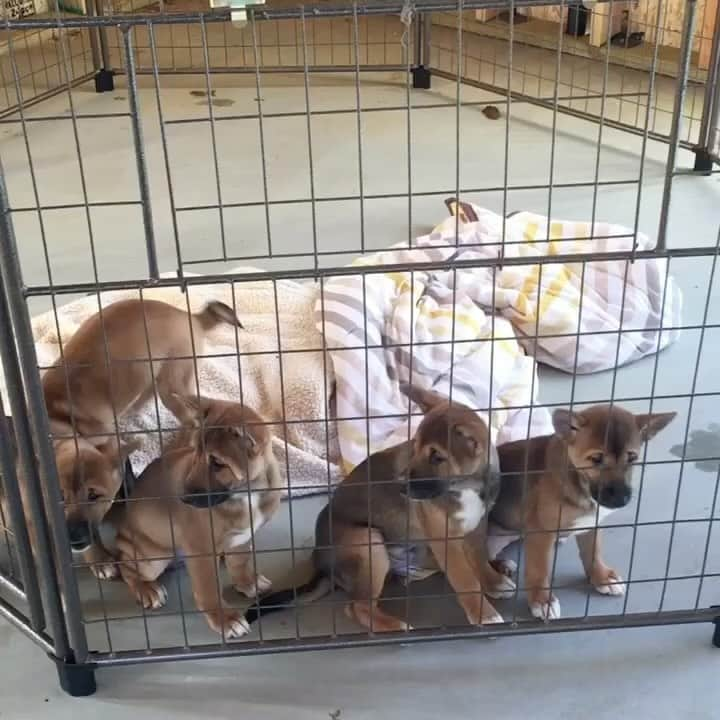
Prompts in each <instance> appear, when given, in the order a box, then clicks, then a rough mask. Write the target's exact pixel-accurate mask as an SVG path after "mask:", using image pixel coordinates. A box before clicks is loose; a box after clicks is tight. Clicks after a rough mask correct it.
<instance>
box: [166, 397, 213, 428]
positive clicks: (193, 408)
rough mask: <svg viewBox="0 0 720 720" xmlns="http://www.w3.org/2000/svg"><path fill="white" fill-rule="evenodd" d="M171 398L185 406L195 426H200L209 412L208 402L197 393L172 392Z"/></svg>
mask: <svg viewBox="0 0 720 720" xmlns="http://www.w3.org/2000/svg"><path fill="white" fill-rule="evenodd" d="M172 399H173V400H174V401H175V402H177V403H180V404H181V405H182V406H183V407H185V409H186V410H187V411H188V414H189V415H190V417H192V418H193V422H194V424H195V425H197V426H200V424H201V423H202V421H203V420H205V418H207V416H208V413H209V412H210V404H209V403H208V401H207V400H206V399H205V398H204V397H200V396H199V395H180V394H179V393H172Z"/></svg>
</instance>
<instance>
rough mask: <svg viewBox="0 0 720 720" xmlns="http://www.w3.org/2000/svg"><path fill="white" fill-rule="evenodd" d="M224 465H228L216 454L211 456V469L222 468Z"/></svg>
mask: <svg viewBox="0 0 720 720" xmlns="http://www.w3.org/2000/svg"><path fill="white" fill-rule="evenodd" d="M224 467H226V465H225V463H223V462H220V460H218V459H217V458H216V457H215V456H214V455H211V456H210V469H211V470H215V471H217V470H222V469H223V468H224Z"/></svg>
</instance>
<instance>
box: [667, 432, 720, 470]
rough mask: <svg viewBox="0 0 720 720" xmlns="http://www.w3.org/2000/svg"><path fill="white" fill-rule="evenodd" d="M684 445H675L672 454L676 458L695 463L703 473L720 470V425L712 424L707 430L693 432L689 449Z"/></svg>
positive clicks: (689, 438) (690, 436)
mask: <svg viewBox="0 0 720 720" xmlns="http://www.w3.org/2000/svg"><path fill="white" fill-rule="evenodd" d="M684 450H685V452H684V453H683V444H682V443H680V444H679V445H673V446H672V447H671V448H670V453H671V454H672V455H674V456H675V457H678V458H682V457H683V455H684V459H685V460H686V461H688V462H693V461H694V464H695V467H696V468H697V469H698V470H702V471H703V472H712V473H714V472H717V471H718V470H719V469H720V459H709V458H720V425H718V424H717V423H710V424H709V425H708V427H707V430H692V431H691V432H690V435H689V436H688V441H687V448H685V449H684Z"/></svg>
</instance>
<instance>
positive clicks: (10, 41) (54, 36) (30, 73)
mask: <svg viewBox="0 0 720 720" xmlns="http://www.w3.org/2000/svg"><path fill="white" fill-rule="evenodd" d="M91 35H92V31H91V30H89V29H88V28H84V29H81V28H75V29H72V30H64V29H63V28H59V27H58V28H52V29H36V30H8V29H2V30H0V84H1V85H2V92H0V115H4V114H7V113H8V112H12V111H14V110H15V109H17V107H18V106H19V105H20V104H21V103H22V104H24V105H27V104H28V103H30V102H39V101H41V100H43V99H46V98H48V97H51V96H52V95H53V94H55V93H57V92H58V91H62V89H63V88H64V87H65V84H66V83H67V82H68V81H69V82H71V83H73V84H77V83H80V82H83V81H86V80H88V79H90V78H92V76H93V74H94V72H95V67H96V66H95V63H94V62H93V52H92V46H91ZM16 79H17V81H18V83H19V86H20V88H21V91H20V92H21V97H20V98H18V96H17V94H16V90H15V88H16V85H15V80H16Z"/></svg>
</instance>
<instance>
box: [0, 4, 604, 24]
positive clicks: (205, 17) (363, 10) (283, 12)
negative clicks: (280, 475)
mask: <svg viewBox="0 0 720 720" xmlns="http://www.w3.org/2000/svg"><path fill="white" fill-rule="evenodd" d="M607 2H608V0H597V3H598V4H600V3H607ZM413 4H414V6H415V11H416V12H423V13H427V12H443V11H447V10H455V9H456V7H457V3H456V2H455V0H415V2H414V3H413ZM557 4H558V2H557V0H514V6H515V7H516V8H533V7H552V6H554V5H557ZM463 5H464V7H465V9H466V10H488V9H490V10H493V9H497V8H498V7H507V2H503V0H466V2H464V3H463ZM403 7H404V4H403V3H402V2H378V1H375V2H367V3H362V4H361V5H360V6H359V11H360V14H361V15H399V14H400V12H401V11H402V9H403ZM253 12H254V13H255V15H256V17H257V18H258V19H260V20H299V19H300V17H301V16H302V13H303V12H305V13H308V12H311V13H312V17H313V18H322V17H349V16H351V15H352V12H353V11H352V6H351V5H313V4H310V5H306V6H296V7H285V8H282V7H279V8H267V7H263V8H256V9H254V10H253ZM230 13H231V11H230V9H229V8H218V9H217V10H212V11H210V12H200V13H198V12H178V13H166V14H158V15H149V14H147V13H145V14H143V13H138V14H137V15H122V14H116V15H104V16H102V17H94V18H81V17H70V16H67V17H62V18H23V19H21V20H5V21H4V22H0V28H2V29H6V30H32V29H42V28H54V27H65V28H78V27H87V26H93V25H98V26H103V25H104V26H106V27H115V26H118V25H123V24H128V25H143V24H145V22H147V21H148V20H150V21H151V22H154V23H156V24H158V25H187V24H189V23H193V22H195V23H197V22H198V19H199V18H202V21H203V22H205V23H214V22H217V23H223V22H227V21H228V20H229V19H230Z"/></svg>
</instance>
